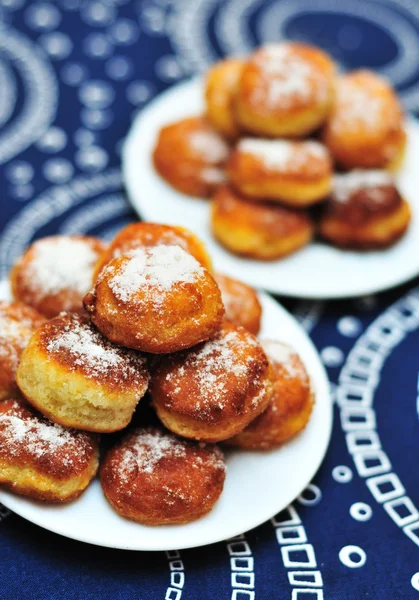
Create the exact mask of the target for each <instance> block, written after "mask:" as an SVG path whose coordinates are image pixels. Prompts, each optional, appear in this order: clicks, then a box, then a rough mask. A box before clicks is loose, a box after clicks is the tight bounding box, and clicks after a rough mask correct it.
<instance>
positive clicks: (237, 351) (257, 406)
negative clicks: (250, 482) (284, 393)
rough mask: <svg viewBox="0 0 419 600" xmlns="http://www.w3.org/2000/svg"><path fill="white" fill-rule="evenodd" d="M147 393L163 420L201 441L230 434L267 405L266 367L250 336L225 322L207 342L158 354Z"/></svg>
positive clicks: (268, 374) (269, 387)
mask: <svg viewBox="0 0 419 600" xmlns="http://www.w3.org/2000/svg"><path fill="white" fill-rule="evenodd" d="M150 393H151V397H152V400H153V405H154V407H155V409H156V412H157V415H158V417H159V418H160V420H161V421H162V422H163V424H164V425H165V426H166V427H167V428H168V429H170V430H171V431H173V432H174V433H176V434H178V435H182V436H183V437H186V438H192V439H196V440H203V441H206V442H218V441H220V440H224V439H226V438H229V437H232V436H233V435H234V434H236V433H238V432H239V431H241V430H242V429H244V427H246V425H248V424H249V423H250V421H252V420H253V419H254V418H256V417H257V416H258V415H259V414H260V413H261V412H263V411H264V410H265V408H266V407H267V405H268V403H269V400H270V398H271V395H272V383H271V368H270V365H269V361H268V359H267V358H266V355H265V353H264V351H263V350H262V348H261V346H260V344H259V343H258V341H257V340H256V338H255V337H254V336H253V335H252V334H251V333H250V332H249V331H247V330H246V329H244V327H240V326H239V325H234V324H233V323H229V322H227V321H225V322H224V323H223V325H222V328H221V330H220V331H219V333H218V334H217V335H216V336H214V337H213V338H212V339H211V340H209V341H208V342H205V343H204V344H201V345H199V346H197V347H196V348H192V349H190V350H188V351H186V352H181V353H177V354H172V355H171V356H166V357H162V359H161V361H159V362H158V363H157V366H156V367H155V369H154V370H153V373H152V378H151V387H150Z"/></svg>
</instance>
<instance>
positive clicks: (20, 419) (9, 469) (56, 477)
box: [0, 400, 99, 502]
mask: <svg viewBox="0 0 419 600" xmlns="http://www.w3.org/2000/svg"><path fill="white" fill-rule="evenodd" d="M98 465H99V438H98V437H97V436H96V435H94V434H91V433H86V432H84V431H83V432H82V431H75V430H74V429H65V428H64V427H61V426H60V425H56V424H55V423H51V422H50V421H48V420H47V419H45V418H44V417H42V416H41V415H39V414H37V413H35V412H34V411H32V410H31V409H30V408H28V407H27V406H25V405H24V404H23V403H22V402H21V401H17V400H5V401H4V402H2V403H1V404H0V484H1V485H3V486H5V487H7V488H9V489H10V490H12V491H13V492H16V493H17V494H21V495H23V496H28V497H29V498H32V499H34V500H42V501H44V502H70V500H74V499H75V498H78V497H79V496H80V494H82V493H83V491H84V490H85V489H86V487H87V486H88V485H89V483H90V482H91V480H92V479H93V477H94V476H95V475H96V471H97V468H98Z"/></svg>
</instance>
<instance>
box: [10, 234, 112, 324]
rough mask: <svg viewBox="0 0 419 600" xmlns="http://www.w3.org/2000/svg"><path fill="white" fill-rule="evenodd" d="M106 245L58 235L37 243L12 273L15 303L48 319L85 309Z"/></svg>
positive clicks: (27, 251)
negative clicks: (98, 261)
mask: <svg viewBox="0 0 419 600" xmlns="http://www.w3.org/2000/svg"><path fill="white" fill-rule="evenodd" d="M104 250H105V245H104V244H103V243H102V242H101V241H99V240H98V239H96V238H94V237H87V236H81V235H71V236H70V235H56V236H50V237H45V238H43V239H41V240H38V241H37V242H34V243H33V244H32V245H31V246H29V248H28V249H27V250H26V252H25V253H24V255H23V256H22V257H21V258H20V259H19V260H18V261H17V263H16V264H15V266H14V268H13V269H12V272H11V277H10V279H11V286H12V292H13V296H14V298H15V299H16V300H18V301H20V302H23V303H25V304H28V305H29V306H32V307H33V308H35V309H36V310H37V311H38V312H40V313H41V314H43V315H44V316H46V317H48V318H52V317H55V316H56V315H58V314H59V313H60V312H61V311H79V312H81V311H82V310H83V304H82V300H83V296H84V295H85V294H86V293H87V292H88V291H89V289H90V288H91V286H92V278H93V270H94V266H95V264H96V262H97V260H98V258H99V256H100V255H101V254H102V252H103V251H104Z"/></svg>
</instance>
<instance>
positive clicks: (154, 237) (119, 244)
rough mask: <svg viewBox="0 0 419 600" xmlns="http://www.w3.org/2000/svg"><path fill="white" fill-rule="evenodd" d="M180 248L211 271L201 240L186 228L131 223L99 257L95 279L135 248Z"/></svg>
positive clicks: (207, 255) (208, 258) (208, 257)
mask: <svg viewBox="0 0 419 600" xmlns="http://www.w3.org/2000/svg"><path fill="white" fill-rule="evenodd" d="M161 245H169V246H174V245H175V246H180V247H181V248H182V249H183V250H185V252H188V253H189V254H192V256H193V257H194V258H196V260H197V261H198V262H199V263H201V265H202V266H203V267H205V268H206V269H208V270H209V271H211V269H212V265H211V258H210V256H209V254H208V252H207V250H206V248H205V246H204V244H203V242H201V240H200V239H199V238H198V237H197V236H196V235H195V234H193V233H192V232H191V231H189V229H186V227H176V226H171V225H161V224H159V223H131V224H130V225H127V226H126V227H124V228H123V229H122V230H121V231H120V232H119V233H118V234H117V236H116V237H115V238H114V240H113V241H112V243H111V244H110V245H109V246H108V248H107V249H106V250H105V251H104V252H103V254H102V255H101V256H100V258H99V260H98V262H97V264H96V267H95V279H96V277H97V276H98V275H99V272H100V271H101V269H102V268H103V267H104V266H105V265H106V264H108V262H110V261H111V260H112V259H113V258H116V257H117V256H120V255H121V254H125V253H126V252H129V251H130V250H135V249H136V248H147V247H149V246H161Z"/></svg>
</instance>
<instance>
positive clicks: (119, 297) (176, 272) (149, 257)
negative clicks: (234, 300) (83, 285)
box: [84, 245, 224, 354]
mask: <svg viewBox="0 0 419 600" xmlns="http://www.w3.org/2000/svg"><path fill="white" fill-rule="evenodd" d="M84 305H85V308H86V310H87V312H88V313H89V314H90V317H91V319H92V321H93V322H94V323H95V325H96V326H97V327H98V328H99V329H100V331H101V332H102V333H103V335H105V336H106V337H107V338H108V339H110V340H111V341H112V342H114V343H116V344H120V345H121V346H127V347H128V348H134V349H136V350H142V351H144V352H151V353H154V354H165V353H169V352H176V351H178V350H182V349H184V348H189V347H191V346H194V345H195V344H198V343H199V342H202V341H203V340H206V339H208V338H209V337H210V336H211V335H213V334H214V333H215V332H216V331H218V329H219V327H220V322H221V319H222V317H223V314H224V307H223V304H222V301H221V293H220V290H219V289H218V286H217V284H216V283H215V280H214V278H213V276H212V275H211V274H210V272H209V271H207V269H205V268H204V267H202V266H201V265H200V264H199V263H198V261H197V260H195V258H194V257H193V256H191V255H190V254H188V253H187V252H185V251H184V250H182V248H180V247H179V246H165V245H161V246H154V247H150V248H137V249H136V250H133V251H131V252H130V253H128V254H122V255H121V256H119V257H117V258H114V259H113V260H111V262H110V263H109V264H108V265H107V266H106V267H105V268H104V269H102V271H101V272H100V274H99V277H98V279H97V282H96V286H95V288H94V291H93V292H92V293H90V294H88V295H87V296H86V297H85V299H84Z"/></svg>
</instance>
